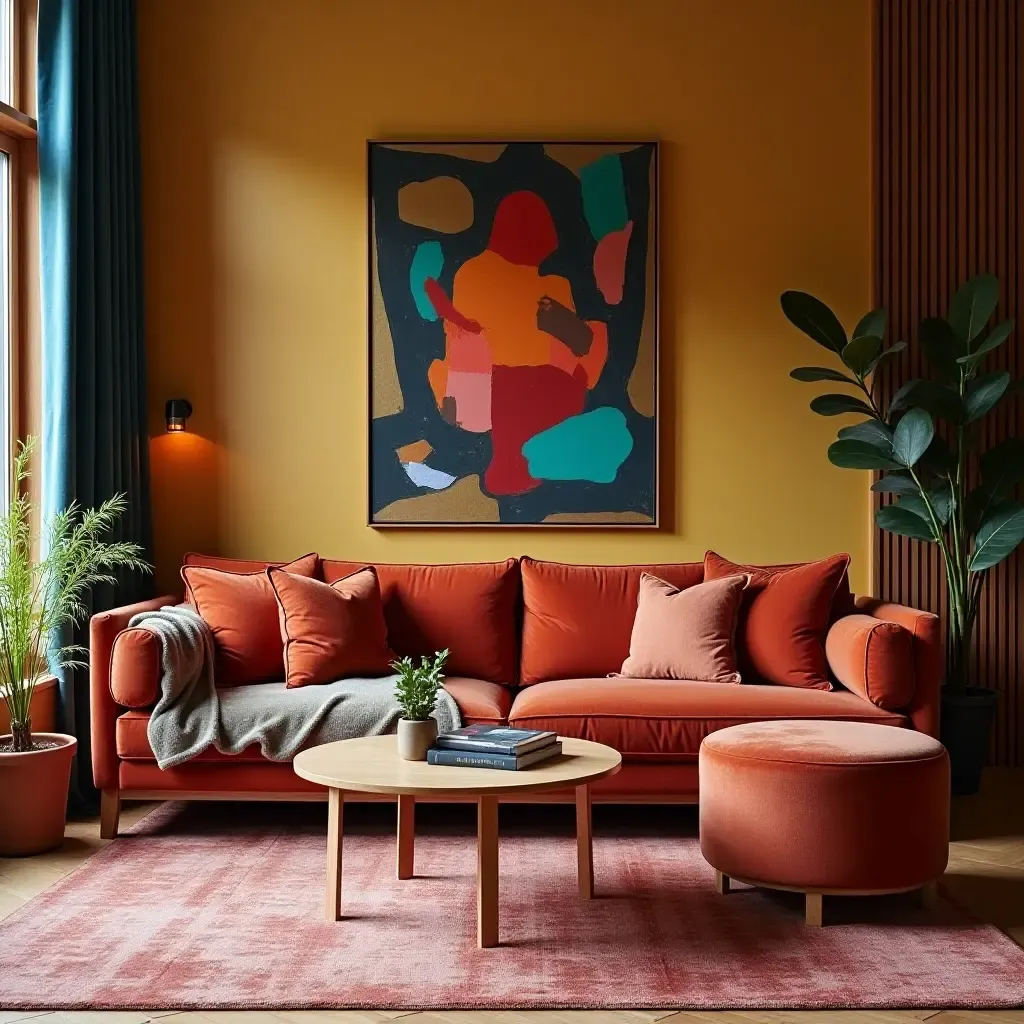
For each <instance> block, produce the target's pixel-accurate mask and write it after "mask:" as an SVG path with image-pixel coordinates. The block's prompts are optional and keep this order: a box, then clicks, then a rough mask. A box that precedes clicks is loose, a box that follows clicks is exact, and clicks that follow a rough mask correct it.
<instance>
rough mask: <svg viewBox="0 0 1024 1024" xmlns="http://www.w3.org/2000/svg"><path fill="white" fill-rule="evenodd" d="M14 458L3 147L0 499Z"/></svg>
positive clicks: (7, 173)
mask: <svg viewBox="0 0 1024 1024" xmlns="http://www.w3.org/2000/svg"><path fill="white" fill-rule="evenodd" d="M10 459H11V158H10V155H9V154H8V153H6V152H4V150H2V149H0V475H2V476H0V503H2V507H3V509H4V510H6V509H7V503H8V501H9V500H10V493H9V490H10V479H11V473H10Z"/></svg>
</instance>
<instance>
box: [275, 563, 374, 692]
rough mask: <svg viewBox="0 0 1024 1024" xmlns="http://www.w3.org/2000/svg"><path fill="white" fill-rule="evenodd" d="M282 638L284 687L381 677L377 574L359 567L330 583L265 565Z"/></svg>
mask: <svg viewBox="0 0 1024 1024" xmlns="http://www.w3.org/2000/svg"><path fill="white" fill-rule="evenodd" d="M267 577H268V579H269V580H270V585H271V586H272V587H273V588H274V594H275V596H276V597H277V607H278V610H279V618H280V628H281V638H282V640H283V641H284V670H285V680H286V681H287V684H288V687H289V688H291V687H295V686H309V685H310V684H315V683H332V682H334V680H335V679H344V678H345V677H346V676H383V675H388V674H389V673H390V672H391V667H390V666H391V662H392V660H393V659H394V654H392V652H391V649H390V648H389V647H388V630H387V626H386V625H385V624H384V607H383V605H382V604H381V600H380V584H379V583H378V582H377V573H376V572H375V571H374V570H373V569H372V568H370V567H367V568H365V569H360V570H359V571H358V572H354V573H352V574H351V575H349V576H345V577H344V578H343V579H340V580H338V581H337V582H336V583H321V582H320V581H319V580H311V579H305V578H304V577H302V576H293V575H292V574H291V573H289V572H287V571H286V570H285V569H276V568H273V567H271V568H269V569H267Z"/></svg>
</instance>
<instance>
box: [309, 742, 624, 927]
mask: <svg viewBox="0 0 1024 1024" xmlns="http://www.w3.org/2000/svg"><path fill="white" fill-rule="evenodd" d="M621 765H622V757H621V756H620V755H619V752H618V751H617V750H613V749H612V748H611V747H606V746H605V745H604V744H602V743H591V742H590V741H589V740H576V739H562V753H561V755H560V756H559V757H555V758H552V759H551V760H550V761H545V762H543V763H541V764H538V765H534V766H533V767H532V768H525V769H523V770H522V771H518V772H509V771H501V770H496V769H493V768H449V767H443V766H441V765H428V764H427V763H426V762H425V761H403V760H402V759H401V758H400V757H399V756H398V751H397V747H396V740H395V737H394V736H367V737H365V738H363V739H355V740H340V741H339V742H337V743H325V744H323V745H322V746H319V747H310V748H309V750H303V751H302V752H301V753H300V754H298V755H297V756H296V758H295V760H294V762H293V766H294V768H295V773H296V774H297V775H300V776H301V777H302V778H304V779H308V780H309V781H310V782H318V783H319V784H320V785H321V786H326V787H327V789H328V816H327V893H326V904H325V910H326V913H327V918H328V920H331V921H340V920H341V843H342V808H343V806H344V793H345V791H346V790H348V791H350V792H355V793H389V794H394V795H396V796H397V797H398V877H399V878H412V876H413V835H414V828H413V822H414V815H415V799H416V797H417V796H429V797H433V798H444V797H453V798H456V799H462V800H464V799H466V798H467V797H469V798H473V797H475V798H476V801H477V938H478V942H479V945H480V946H481V947H487V946H496V945H497V944H498V798H499V797H501V796H509V795H518V794H522V793H538V792H541V791H543V790H555V789H572V788H575V790H576V856H577V861H578V868H577V873H578V876H579V889H580V895H581V896H583V897H584V898H585V899H590V897H591V896H593V894H594V849H593V844H592V840H591V816H590V783H591V782H595V781H596V780H597V779H603V778H605V777H606V776H608V775H614V774H615V773H616V772H617V771H618V770H619V768H620V767H621Z"/></svg>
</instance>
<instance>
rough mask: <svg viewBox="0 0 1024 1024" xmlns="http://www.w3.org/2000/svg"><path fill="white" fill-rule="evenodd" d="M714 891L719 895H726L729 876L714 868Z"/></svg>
mask: <svg viewBox="0 0 1024 1024" xmlns="http://www.w3.org/2000/svg"><path fill="white" fill-rule="evenodd" d="M715 892H717V893H718V895H719V896H726V895H728V893H729V876H728V875H726V874H724V873H723V872H721V871H719V870H718V869H717V868H716V869H715Z"/></svg>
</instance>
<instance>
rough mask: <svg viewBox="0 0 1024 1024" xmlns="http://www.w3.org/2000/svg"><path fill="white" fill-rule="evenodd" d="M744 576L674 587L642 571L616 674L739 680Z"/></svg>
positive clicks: (727, 680) (725, 680) (707, 681)
mask: <svg viewBox="0 0 1024 1024" xmlns="http://www.w3.org/2000/svg"><path fill="white" fill-rule="evenodd" d="M746 585H747V577H746V576H727V577H725V578H724V579H720V580H712V581H710V582H709V583H698V584H697V585H696V586H693V587H687V588H686V589H685V590H680V589H679V588H678V587H674V586H672V584H671V583H666V582H665V581H664V580H661V579H658V577H657V576H652V575H651V574H650V573H646V572H645V573H644V574H643V575H642V576H641V577H640V598H639V602H638V604H637V609H636V618H635V619H634V620H633V635H632V637H631V639H630V642H629V657H628V658H626V660H625V661H624V662H623V663H622V675H624V676H628V677H630V678H633V679H690V680H694V681H695V682H703V683H740V682H742V681H743V680H742V679H741V678H740V673H739V670H738V669H737V667H736V647H735V633H736V620H737V618H738V616H739V611H740V603H741V601H742V599H743V591H744V588H745V587H746Z"/></svg>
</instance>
